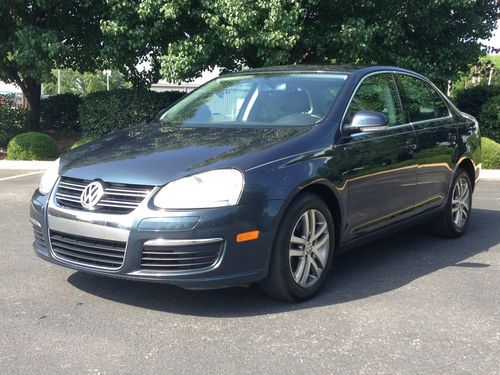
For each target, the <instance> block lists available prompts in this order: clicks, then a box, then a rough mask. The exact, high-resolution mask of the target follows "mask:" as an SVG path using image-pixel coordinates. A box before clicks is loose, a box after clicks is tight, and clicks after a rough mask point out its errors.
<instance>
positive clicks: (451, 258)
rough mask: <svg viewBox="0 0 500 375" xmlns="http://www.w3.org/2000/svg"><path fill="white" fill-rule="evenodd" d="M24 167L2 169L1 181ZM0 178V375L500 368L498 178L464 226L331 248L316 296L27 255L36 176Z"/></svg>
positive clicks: (482, 191) (480, 192)
mask: <svg viewBox="0 0 500 375" xmlns="http://www.w3.org/2000/svg"><path fill="white" fill-rule="evenodd" d="M27 172H29V171H19V172H15V171H14V172H13V171H9V175H16V174H19V175H21V174H24V173H27ZM2 177H8V176H7V175H5V176H4V175H3V174H2V175H0V317H1V319H0V369H1V372H2V373H4V374H18V373H20V374H28V373H50V374H59V373H60V374H68V373H79V374H82V373H92V374H97V373H103V374H104V373H106V374H116V373H149V374H153V373H176V374H177V373H189V374H205V373H217V374H219V373H237V374H242V373H259V374H261V373H276V374H281V373H286V374H291V373H298V374H303V373H311V374H313V373H314V374H317V373H363V374H364V373H390V374H394V373H398V374H415V373H418V374H427V373H474V374H478V373H481V374H493V373H500V183H499V182H481V183H480V184H479V186H478V188H477V190H476V193H475V195H474V207H475V209H474V211H473V216H472V217H471V222H470V226H469V231H468V233H467V234H466V235H465V236H464V237H462V238H460V239H457V240H446V239H440V238H436V237H433V236H431V235H429V234H427V232H426V231H425V230H424V229H423V228H414V229H411V230H408V231H405V232H402V233H399V234H395V235H392V236H390V237H387V238H385V239H382V240H379V241H377V242H374V243H371V244H368V245H366V246H363V247H361V248H358V249H355V250H353V251H351V252H349V253H346V254H342V255H341V256H339V257H338V258H337V260H336V267H335V269H334V270H333V272H332V273H331V275H330V277H329V278H328V280H327V283H326V285H325V287H324V289H323V290H322V292H321V293H320V295H319V296H317V297H316V298H314V299H313V300H311V301H308V302H305V303H300V304H288V303H282V302H277V301H273V300H271V299H269V298H267V297H265V296H264V295H263V294H261V293H260V291H259V289H258V288H256V287H250V288H232V289H224V290H216V291H186V290H182V289H178V288H176V287H172V286H167V285H159V284H148V283H137V282H130V281H122V280H115V279H108V278H104V277H97V276H92V275H88V274H85V273H82V272H75V271H72V270H69V269H65V268H61V267H58V266H56V265H52V264H49V263H47V262H45V261H42V260H41V259H38V258H37V257H36V256H35V254H34V253H33V251H32V248H31V242H32V233H31V227H30V224H29V222H28V208H29V198H30V196H31V193H32V192H33V190H34V189H35V187H36V185H37V183H38V180H39V178H40V175H39V174H35V175H28V176H24V177H18V178H15V179H9V180H3V181H1V179H2Z"/></svg>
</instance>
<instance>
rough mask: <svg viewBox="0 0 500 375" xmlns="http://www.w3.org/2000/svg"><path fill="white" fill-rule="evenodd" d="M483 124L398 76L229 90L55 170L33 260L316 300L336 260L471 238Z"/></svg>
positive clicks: (216, 90) (273, 71) (239, 83)
mask: <svg viewBox="0 0 500 375" xmlns="http://www.w3.org/2000/svg"><path fill="white" fill-rule="evenodd" d="M480 168H481V148H480V137H479V133H478V123H477V121H476V120H475V119H474V118H473V117H471V116H469V115H467V114H465V113H462V112H460V111H459V110H458V109H457V108H456V107H455V106H454V105H453V104H452V103H451V102H450V101H449V100H448V99H447V98H446V96H445V95H443V94H442V93H441V92H440V91H439V90H438V89H437V88H436V86H434V85H433V84H432V83H431V82H429V80H427V79H426V78H425V77H423V76H421V75H419V74H417V73H414V72H411V71H408V70H404V69H400V68H395V67H363V68H360V67H351V66H290V67H279V68H269V69H260V70H250V71H246V72H242V73H234V74H228V75H224V76H222V77H219V78H217V79H215V80H213V81H210V82H209V83H207V84H205V85H204V86H202V87H200V88H199V89H197V90H195V91H194V92H192V93H191V94H189V95H187V96H186V97H184V98H183V99H181V100H180V101H178V102H177V103H175V104H174V105H173V106H171V107H170V108H168V109H166V110H165V111H163V112H161V113H160V114H158V115H157V117H156V118H155V119H154V120H152V121H149V122H147V123H143V124H140V125H137V126H134V127H130V128H128V129H125V130H122V131H119V132H117V133H114V134H111V135H109V136H107V137H104V138H102V139H99V140H97V141H94V142H91V143H89V144H87V145H84V146H81V147H79V148H77V149H75V150H73V151H71V152H69V153H67V154H66V155H64V156H62V157H61V158H60V160H58V161H57V162H56V163H55V165H54V167H53V168H51V169H50V170H48V171H47V172H46V173H45V175H44V176H43V178H42V181H41V184H40V187H39V189H37V190H36V192H35V193H34V195H33V199H32V205H31V223H32V224H33V229H34V234H35V242H34V248H35V251H36V253H37V254H38V255H39V256H40V257H41V258H43V259H46V260H49V261H51V262H53V263H56V264H59V265H62V266H66V267H70V268H73V269H76V270H80V271H85V272H91V273H95V274H100V275H106V276H111V277H119V278H125V279H133V280H142V281H157V282H163V283H169V284H175V285H178V286H181V287H183V288H189V289H209V288H221V287H229V286H237V285H244V284H249V283H255V282H259V283H260V285H261V286H262V288H263V289H264V291H265V292H267V293H268V294H270V295H271V296H274V297H276V298H280V299H285V300H290V301H297V300H303V299H306V298H309V297H311V296H312V295H314V294H315V293H316V292H317V291H318V290H319V288H320V287H321V285H322V284H323V283H324V280H325V278H326V277H327V275H328V272H329V270H330V268H331V265H332V262H333V261H334V255H335V254H337V253H338V252H339V251H341V250H345V249H348V248H351V247H353V246H356V245H359V244H360V243H363V242H365V241H369V240H371V239H373V238H376V237H379V236H381V235H384V234H387V233H389V232H392V231H395V230H398V229H401V228H403V227H407V226H409V225H413V224H414V223H416V222H420V221H427V222H428V223H429V226H430V228H431V229H432V230H433V231H434V232H436V233H437V234H439V235H441V236H446V237H458V236H460V235H461V234H462V233H464V231H465V230H466V228H467V222H468V219H469V217H470V210H471V199H472V192H473V190H474V186H475V183H476V181H477V179H478V176H479V172H480Z"/></svg>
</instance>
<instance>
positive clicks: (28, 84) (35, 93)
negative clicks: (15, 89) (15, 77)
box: [21, 78, 42, 130]
mask: <svg viewBox="0 0 500 375" xmlns="http://www.w3.org/2000/svg"><path fill="white" fill-rule="evenodd" d="M21 90H22V92H23V94H24V96H25V97H26V100H27V101H28V105H29V108H30V113H29V116H28V123H27V125H28V128H29V129H31V130H39V129H40V96H41V94H42V85H41V84H40V83H38V82H36V81H35V80H33V79H32V78H25V79H24V80H23V85H21Z"/></svg>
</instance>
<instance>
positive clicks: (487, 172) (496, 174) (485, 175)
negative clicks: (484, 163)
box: [479, 169, 500, 181]
mask: <svg viewBox="0 0 500 375" xmlns="http://www.w3.org/2000/svg"><path fill="white" fill-rule="evenodd" d="M479 180H482V181H500V169H482V170H481V174H480V175H479Z"/></svg>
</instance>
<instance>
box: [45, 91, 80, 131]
mask: <svg viewBox="0 0 500 375" xmlns="http://www.w3.org/2000/svg"><path fill="white" fill-rule="evenodd" d="M81 101H82V100H81V98H80V97H79V96H78V95H74V94H62V95H55V96H49V97H48V98H45V99H43V100H42V102H41V106H40V125H41V128H42V129H47V130H62V131H69V130H79V128H80V124H79V117H78V106H79V105H80V103H81Z"/></svg>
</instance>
